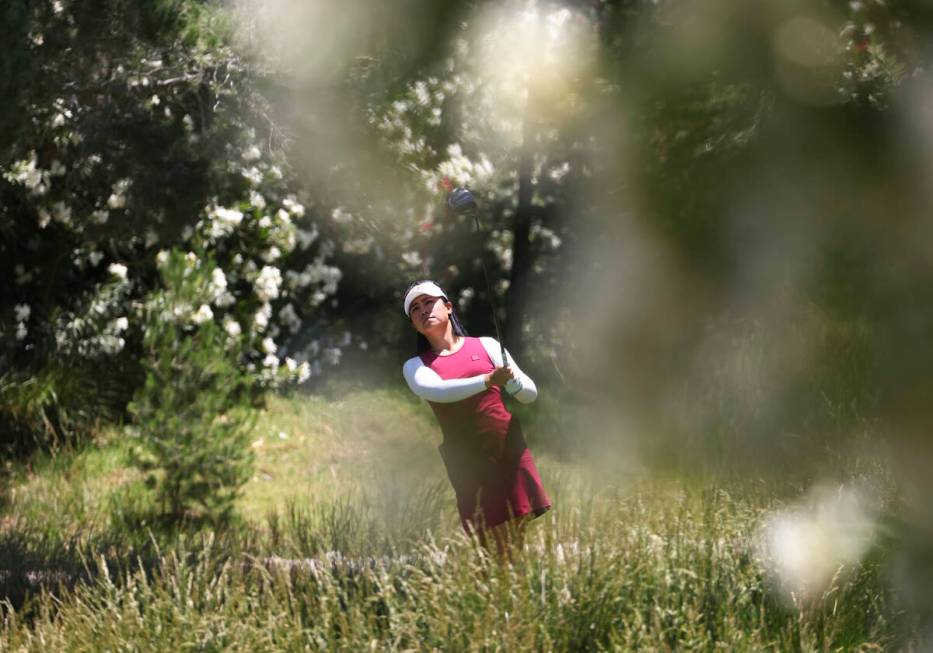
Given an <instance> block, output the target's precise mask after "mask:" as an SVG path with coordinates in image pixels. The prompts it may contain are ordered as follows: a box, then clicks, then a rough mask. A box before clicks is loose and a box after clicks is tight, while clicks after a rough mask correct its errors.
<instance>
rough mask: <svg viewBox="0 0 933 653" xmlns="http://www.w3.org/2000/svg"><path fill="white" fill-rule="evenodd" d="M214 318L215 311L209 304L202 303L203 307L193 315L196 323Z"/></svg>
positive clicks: (192, 318)
mask: <svg viewBox="0 0 933 653" xmlns="http://www.w3.org/2000/svg"><path fill="white" fill-rule="evenodd" d="M213 318H214V311H212V310H211V307H210V306H208V305H207V304H201V307H200V308H198V310H197V311H196V312H195V313H193V314H192V315H191V321H192V322H194V323H195V324H203V323H204V322H207V321H208V320H211V319H213Z"/></svg>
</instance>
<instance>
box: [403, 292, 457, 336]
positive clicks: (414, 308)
mask: <svg viewBox="0 0 933 653" xmlns="http://www.w3.org/2000/svg"><path fill="white" fill-rule="evenodd" d="M452 308H453V305H452V304H451V303H450V302H445V301H444V298H443V297H432V296H431V295H418V296H417V297H415V299H414V301H412V303H411V306H410V307H409V309H408V310H409V313H408V315H409V317H410V318H411V324H412V326H413V327H415V329H416V330H417V331H418V333H423V334H425V335H427V334H428V333H431V332H437V331H445V330H446V329H447V324H448V323H449V322H450V311H451V309H452Z"/></svg>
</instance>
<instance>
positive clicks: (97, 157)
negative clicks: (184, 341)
mask: <svg viewBox="0 0 933 653" xmlns="http://www.w3.org/2000/svg"><path fill="white" fill-rule="evenodd" d="M97 4H104V5H106V7H105V8H102V7H96V8H95V11H94V12H90V13H89V12H88V11H85V10H84V9H82V7H81V6H80V5H78V4H77V3H69V2H57V3H52V4H51V5H50V4H48V3H35V4H34V5H31V6H30V8H28V9H23V10H22V11H19V12H13V13H11V14H9V15H8V16H6V17H5V19H6V20H7V21H8V22H9V21H12V23H13V24H12V25H11V26H9V27H10V29H9V30H8V32H9V33H10V34H11V35H12V36H13V37H15V38H18V39H20V41H21V42H19V43H17V48H18V50H17V52H25V53H28V56H27V57H24V61H26V62H28V65H29V66H31V75H32V77H31V78H30V79H28V80H27V81H26V83H24V84H22V85H21V86H19V87H16V86H15V85H14V86H13V89H14V91H16V93H14V94H13V96H12V97H10V98H7V99H6V100H5V101H6V102H8V108H6V109H4V111H5V112H6V111H9V115H10V116H13V117H12V118H9V119H7V120H6V122H7V123H9V122H10V120H13V119H15V116H16V115H20V114H25V115H28V116H30V119H29V120H28V121H26V122H24V123H22V124H20V125H17V126H18V127H19V129H17V130H16V131H13V132H7V134H10V133H13V134H15V138H13V139H11V142H10V143H9V144H8V145H7V146H6V147H5V148H4V150H3V151H2V156H0V222H2V224H3V227H2V228H0V274H2V275H3V277H4V278H5V279H8V280H9V283H6V284H4V285H3V288H2V289H0V371H2V372H0V374H2V375H3V378H4V379H5V380H6V381H7V382H9V383H13V382H16V383H20V382H23V380H24V379H27V378H29V377H30V376H32V375H34V374H36V373H37V371H38V370H41V369H43V368H44V367H47V366H48V365H50V364H52V363H54V362H56V361H62V360H65V359H67V360H69V361H72V362H74V363H79V362H81V361H84V362H88V361H96V363H95V364H103V363H104V361H106V363H107V365H109V366H110V367H111V368H112V369H113V370H114V371H115V373H117V374H124V376H125V378H124V379H123V381H124V382H125V383H123V385H122V387H123V392H122V393H120V394H119V396H112V395H110V396H109V397H108V402H111V403H112V405H113V406H114V407H115V408H116V409H118V410H119V409H120V407H121V406H123V405H125V402H126V401H127V400H128V399H129V397H130V396H131V394H132V391H133V390H134V388H135V387H136V386H135V384H136V383H138V381H139V378H140V376H139V366H138V361H139V360H140V358H141V355H142V351H141V346H142V344H141V343H142V342H143V341H144V340H145V338H146V332H145V329H146V322H145V320H144V316H145V315H146V314H147V311H149V310H150V309H151V308H152V307H151V303H152V301H153V298H154V297H158V296H159V294H158V293H159V292H160V291H161V288H162V281H161V277H160V274H159V271H160V268H161V267H162V266H163V264H164V263H165V261H166V260H167V258H168V254H167V252H168V251H169V250H172V249H173V248H180V249H182V250H183V251H185V252H190V254H189V255H188V256H189V257H190V258H188V259H186V261H188V262H189V263H190V265H191V266H193V267H194V268H197V267H198V266H203V265H206V263H205V261H206V260H208V259H209V260H210V261H212V263H211V271H210V276H209V278H208V285H207V286H205V287H204V288H203V289H202V290H203V298H202V301H201V302H200V303H199V304H198V305H197V306H192V307H190V308H191V311H190V315H186V317H185V319H190V320H191V321H192V322H194V323H201V324H205V323H207V322H211V321H216V322H217V323H218V324H220V325H222V327H223V328H222V329H221V334H223V335H224V336H225V337H227V338H229V339H230V340H236V341H237V342H238V343H239V344H240V345H242V346H243V347H244V354H243V356H241V357H239V359H238V364H240V365H241V366H242V368H243V372H244V373H246V374H247V375H248V378H249V379H250V383H252V384H253V385H254V386H255V387H256V388H257V389H260V390H262V389H269V388H274V387H278V386H279V385H281V384H283V383H288V382H294V381H299V382H300V381H303V380H305V379H306V378H308V376H309V375H311V374H313V373H315V372H319V371H320V369H321V363H320V362H319V361H318V358H319V357H320V356H321V354H320V353H319V352H314V351H312V350H311V349H310V348H309V349H307V350H305V351H298V350H296V349H295V348H294V347H289V343H288V342H287V341H288V339H289V338H290V337H291V336H293V335H294V334H296V333H298V331H299V330H300V329H301V328H302V325H303V324H304V323H305V321H306V320H307V319H308V317H309V316H310V315H313V314H314V313H315V311H316V310H317V308H318V307H319V306H320V305H321V304H322V303H323V302H324V301H325V300H326V299H327V298H328V297H330V296H332V295H334V294H335V292H336V290H337V287H338V283H339V282H340V279H341V271H340V270H338V269H337V268H335V267H334V266H333V265H331V264H330V255H331V252H332V251H333V244H331V243H329V242H326V241H323V240H321V239H319V238H318V229H317V227H316V225H315V216H314V215H312V213H311V212H310V211H307V210H306V208H305V207H306V205H307V204H308V203H309V201H310V200H309V198H308V196H307V194H306V193H303V192H302V191H301V190H300V189H298V188H297V187H296V186H295V184H294V183H293V181H292V180H291V179H290V177H289V171H288V166H287V164H286V162H285V160H284V157H283V154H282V151H281V148H280V147H279V146H278V145H277V142H278V141H276V139H275V138H273V136H274V126H270V123H269V121H268V120H267V113H266V110H267V107H266V105H265V103H264V102H263V100H262V98H261V97H260V96H259V95H258V94H257V93H256V92H255V90H254V89H255V86H256V82H257V80H259V79H260V78H261V77H262V76H263V74H264V72H263V70H262V69H260V68H259V67H257V66H256V65H254V64H251V63H250V62H248V61H246V60H244V59H243V58H241V57H240V56H238V55H237V54H236V53H235V52H234V51H233V50H232V49H230V48H228V47H227V46H226V45H224V43H225V39H226V36H227V35H226V34H225V33H224V32H223V31H222V30H223V27H222V25H223V23H222V21H218V20H217V18H218V15H217V12H218V11H220V10H217V9H204V8H203V7H202V6H201V3H197V2H179V3H174V4H173V5H172V7H171V9H167V8H166V7H165V6H163V5H162V4H159V3H156V4H158V7H153V8H151V9H149V8H130V7H126V6H124V5H125V3H119V2H115V1H114V2H110V1H104V2H102V3H97ZM53 5H54V6H53ZM146 12H151V15H150V14H147V13H146ZM211 12H213V13H211ZM92 14H93V15H92ZM98 15H107V16H108V19H107V20H105V21H101V20H99V19H98V18H97V17H96V16H98ZM17 21H18V22H17ZM147 21H148V22H147ZM153 25H155V26H157V27H158V28H159V30H161V31H157V33H155V34H152V33H151V31H152V29H153ZM217 25H220V26H221V27H216V26H217ZM133 30H136V31H135V32H133ZM78 52H81V53H82V56H76V53H78ZM84 55H86V56H84ZM14 81H15V80H14ZM17 111H18V112H19V113H17ZM0 118H5V119H6V118H7V114H6V113H4V114H3V115H2V116H0ZM257 125H265V126H266V127H265V128H264V130H263V131H260V130H259V129H258V127H257ZM286 353H288V354H289V355H288V356H285V355H284V354H286ZM81 369H82V367H81V365H80V364H76V365H75V366H74V373H75V374H80V370H81ZM121 370H122V371H121ZM134 379H135V380H134ZM115 385H116V387H120V384H115ZM2 413H3V410H0V414H2Z"/></svg>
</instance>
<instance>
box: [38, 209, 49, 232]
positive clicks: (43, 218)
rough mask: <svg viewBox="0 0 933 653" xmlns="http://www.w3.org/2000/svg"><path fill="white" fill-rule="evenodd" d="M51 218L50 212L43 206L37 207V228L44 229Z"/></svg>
mask: <svg viewBox="0 0 933 653" xmlns="http://www.w3.org/2000/svg"><path fill="white" fill-rule="evenodd" d="M51 220H52V214H51V213H49V212H48V211H47V210H46V209H45V207H40V208H39V228H40V229H45V228H46V227H47V226H49V222H50V221H51Z"/></svg>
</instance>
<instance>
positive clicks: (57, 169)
mask: <svg viewBox="0 0 933 653" xmlns="http://www.w3.org/2000/svg"><path fill="white" fill-rule="evenodd" d="M66 172H68V169H67V168H66V167H65V166H64V165H62V162H61V161H59V160H58V159H55V160H54V161H52V165H51V167H50V168H49V174H50V175H52V176H53V177H61V176H62V175H64V174H65V173H66Z"/></svg>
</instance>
